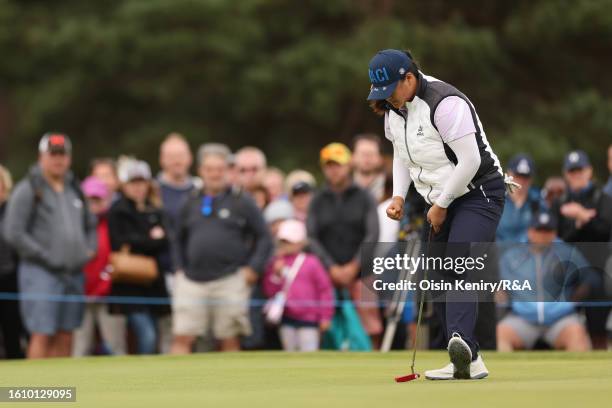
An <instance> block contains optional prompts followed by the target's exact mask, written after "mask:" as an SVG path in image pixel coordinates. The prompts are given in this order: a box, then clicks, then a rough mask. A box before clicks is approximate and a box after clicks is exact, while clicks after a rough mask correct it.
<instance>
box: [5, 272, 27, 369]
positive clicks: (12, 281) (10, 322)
mask: <svg viewBox="0 0 612 408" xmlns="http://www.w3.org/2000/svg"><path fill="white" fill-rule="evenodd" d="M0 292H8V293H17V273H14V274H10V275H7V276H2V277H1V278H0ZM0 330H1V331H2V340H3V343H4V354H5V357H6V358H23V357H24V352H23V350H22V348H21V342H20V340H21V336H22V334H24V329H23V325H22V322H21V313H20V312H19V301H17V300H0Z"/></svg>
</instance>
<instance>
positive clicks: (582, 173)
mask: <svg viewBox="0 0 612 408" xmlns="http://www.w3.org/2000/svg"><path fill="white" fill-rule="evenodd" d="M563 176H564V178H565V182H566V184H567V188H566V192H565V194H563V195H562V196H561V197H560V198H558V199H557V200H556V201H555V202H554V203H553V204H552V208H551V212H552V214H553V215H554V216H555V217H556V218H557V219H558V220H559V227H558V235H559V238H561V239H562V240H563V241H565V242H608V241H609V240H610V230H611V229H612V197H610V196H609V195H607V194H606V193H604V192H603V191H602V189H601V188H600V187H599V186H598V185H597V184H596V183H595V182H594V181H593V166H591V161H590V160H589V156H588V155H587V154H586V152H584V151H583V150H573V151H571V152H569V153H567V155H566V156H565V160H564V162H563ZM597 248H599V246H598V245H581V249H582V250H583V251H584V252H585V257H586V258H587V260H588V261H589V262H590V263H591V264H592V265H605V263H606V259H607V256H608V255H609V254H608V253H607V251H606V253H604V251H601V250H597ZM591 295H592V299H602V298H604V294H603V288H602V287H600V288H595V289H594V290H593V291H592V293H591ZM590 300H591V299H590ZM610 310H611V308H610V307H604V306H603V305H601V306H597V307H586V308H585V315H586V319H587V329H588V332H589V335H590V336H591V343H592V344H593V348H594V349H605V348H607V340H608V339H607V337H608V335H607V332H606V321H607V319H608V315H609V313H610Z"/></svg>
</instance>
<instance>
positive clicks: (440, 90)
mask: <svg viewBox="0 0 612 408" xmlns="http://www.w3.org/2000/svg"><path fill="white" fill-rule="evenodd" d="M369 77H370V82H371V88H370V94H369V95H368V98H367V99H368V101H370V106H371V107H372V109H373V110H374V111H375V112H376V113H378V114H381V115H384V119H385V120H384V123H385V137H386V138H387V139H388V140H389V141H391V142H392V143H393V197H392V200H391V203H390V204H389V206H388V208H387V215H388V216H389V217H390V218H392V219H396V220H399V219H401V217H402V212H403V207H404V200H405V198H406V194H407V192H408V187H409V186H410V185H411V183H414V186H415V188H416V190H417V192H418V193H419V194H420V195H421V196H422V197H423V198H424V199H425V201H426V203H427V208H428V210H427V220H428V221H429V223H430V224H431V228H432V229H433V235H432V236H431V241H432V242H449V243H470V242H492V241H494V240H495V230H496V229H497V225H498V223H499V219H500V217H501V214H502V211H503V208H504V191H505V188H506V187H505V183H504V173H503V171H502V167H501V165H500V163H499V160H498V158H497V156H496V155H495V153H494V152H493V149H492V148H491V145H490V143H489V142H488V140H487V137H486V135H485V132H484V129H483V127H482V124H481V122H480V119H479V118H478V115H477V114H476V110H475V108H474V105H473V104H472V103H471V102H470V100H469V99H468V98H467V96H465V95H464V94H463V93H462V92H461V91H459V90H458V89H457V88H455V87H454V86H452V85H450V84H447V83H445V82H442V81H440V80H438V79H436V78H433V77H431V76H427V75H425V74H423V73H422V72H421V71H420V70H419V68H418V66H417V64H416V62H415V61H414V59H413V58H412V55H411V54H410V53H409V52H407V51H401V50H393V49H388V50H383V51H379V52H378V53H377V54H376V55H375V56H374V57H373V58H372V59H371V60H370V64H369ZM516 187H518V184H516V183H513V182H512V181H511V180H508V188H516ZM430 234H431V232H430ZM452 275H454V276H449V277H448V278H449V279H456V278H457V276H458V275H457V274H455V273H453V274H452ZM457 295H460V296H463V298H462V299H458V301H457V299H454V301H446V302H435V303H434V310H435V311H436V315H437V316H438V317H439V319H440V320H441V324H442V327H443V330H444V335H445V340H446V341H448V352H449V357H450V361H451V362H450V364H448V365H447V366H445V367H443V368H442V369H439V370H430V371H426V372H425V377H426V378H428V379H432V380H433V379H436V380H446V379H453V378H463V379H470V378H472V379H478V378H484V377H486V376H487V375H488V370H487V368H486V367H485V364H484V362H483V359H482V356H481V355H480V354H479V345H478V342H477V339H476V338H475V335H474V328H475V325H476V320H477V315H478V299H477V296H474V295H473V294H471V293H468V292H465V293H460V294H453V296H454V297H456V296H457ZM447 299H448V298H447Z"/></svg>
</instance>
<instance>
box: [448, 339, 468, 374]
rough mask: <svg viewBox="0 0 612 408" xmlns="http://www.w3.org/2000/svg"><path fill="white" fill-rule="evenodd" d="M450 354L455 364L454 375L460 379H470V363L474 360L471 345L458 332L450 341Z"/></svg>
mask: <svg viewBox="0 0 612 408" xmlns="http://www.w3.org/2000/svg"><path fill="white" fill-rule="evenodd" d="M447 349H448V356H449V357H450V361H451V363H453V365H454V366H455V373H454V374H453V376H454V377H455V378H457V379H459V380H469V379H470V363H471V362H472V350H470V346H468V344H467V343H466V342H465V340H463V339H462V338H461V336H460V335H459V334H457V333H453V335H452V337H451V339H450V340H449V341H448V347H447Z"/></svg>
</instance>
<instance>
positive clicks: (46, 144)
mask: <svg viewBox="0 0 612 408" xmlns="http://www.w3.org/2000/svg"><path fill="white" fill-rule="evenodd" d="M38 148H39V158H38V164H37V165H35V166H33V167H32V169H31V170H30V172H29V174H28V175H27V176H26V177H25V178H24V179H23V180H22V181H21V182H20V183H19V184H18V185H17V187H16V188H15V190H14V193H13V195H12V196H11V199H10V200H9V203H8V207H7V211H6V218H5V224H4V231H3V232H4V235H5V238H6V240H7V241H8V242H9V243H10V244H11V245H12V246H13V247H14V248H15V249H16V250H17V252H18V253H19V257H20V260H21V261H20V264H19V271H18V275H19V276H18V280H19V290H20V292H21V294H22V296H23V299H22V301H21V304H20V307H21V314H22V317H23V320H24V323H25V326H26V328H27V329H28V331H29V332H30V334H31V337H30V344H29V346H28V358H44V357H55V356H69V355H70V351H71V343H72V332H73V331H74V330H75V329H76V328H78V327H79V326H80V324H81V319H82V315H83V304H82V303H79V302H74V301H66V299H62V297H64V296H69V295H82V294H83V283H84V277H83V273H82V267H83V265H85V263H86V262H87V261H88V260H89V258H90V257H91V256H92V255H93V254H94V252H95V250H96V231H95V222H94V219H93V217H91V215H90V214H89V212H88V211H87V208H86V205H85V202H84V200H83V196H82V193H81V190H80V188H79V186H78V183H77V182H76V179H75V178H74V176H73V174H72V172H71V171H70V165H71V151H72V145H71V143H70V140H69V139H68V137H67V136H66V135H63V134H56V133H47V134H45V135H44V136H43V138H42V139H41V141H40V144H39V146H38Z"/></svg>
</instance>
